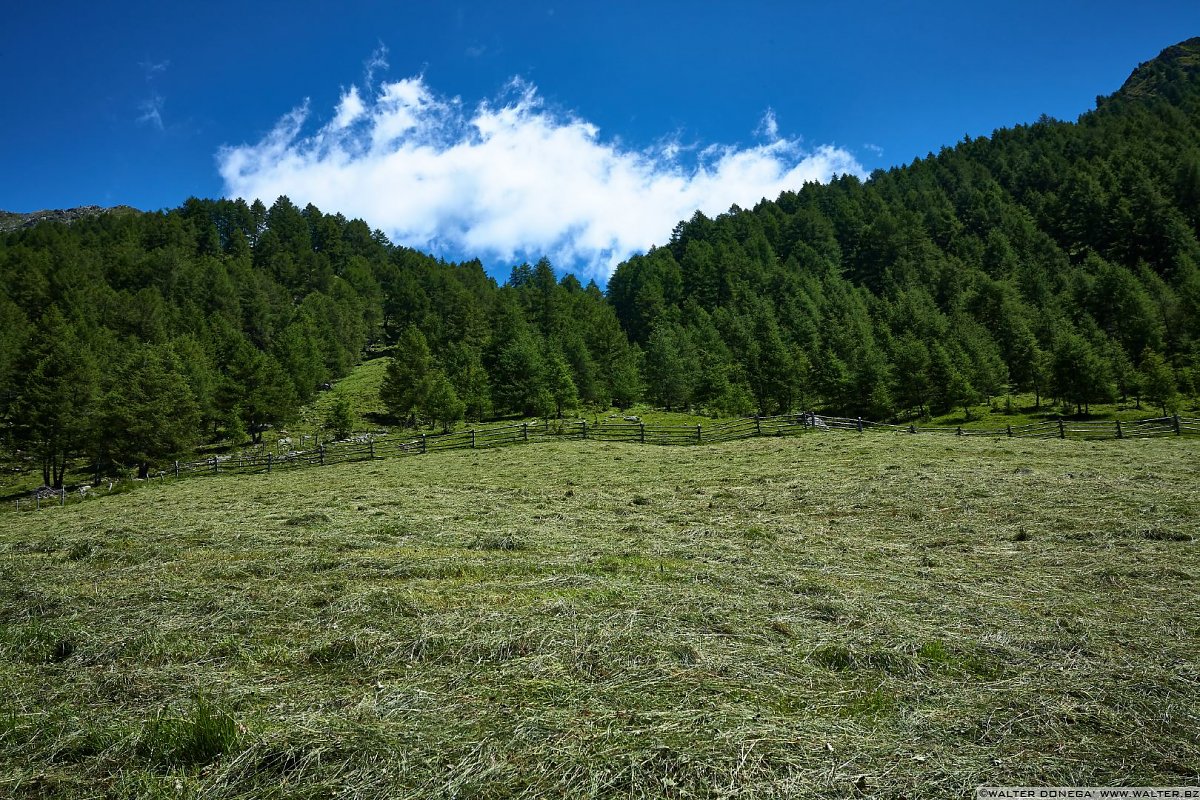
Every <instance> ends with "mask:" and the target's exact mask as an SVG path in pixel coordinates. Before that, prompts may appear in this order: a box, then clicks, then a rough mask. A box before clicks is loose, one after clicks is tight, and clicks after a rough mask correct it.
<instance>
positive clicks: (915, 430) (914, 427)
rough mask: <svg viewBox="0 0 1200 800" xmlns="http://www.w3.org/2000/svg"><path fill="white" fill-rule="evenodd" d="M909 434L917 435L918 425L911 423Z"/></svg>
mask: <svg viewBox="0 0 1200 800" xmlns="http://www.w3.org/2000/svg"><path fill="white" fill-rule="evenodd" d="M908 432H909V433H916V432H917V426H916V425H913V424H911V423H910V424H909V426H908Z"/></svg>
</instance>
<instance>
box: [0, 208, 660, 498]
mask: <svg viewBox="0 0 1200 800" xmlns="http://www.w3.org/2000/svg"><path fill="white" fill-rule="evenodd" d="M0 286H2V287H3V288H2V291H0V435H2V436H3V440H4V443H5V444H6V445H7V446H8V447H9V448H10V449H11V450H18V451H20V452H22V453H23V454H25V455H27V456H30V457H33V458H35V459H36V460H37V462H38V464H39V466H40V467H41V470H42V475H43V478H44V480H45V482H46V483H47V484H49V485H55V486H58V485H61V483H62V480H63V476H64V474H65V472H66V470H67V468H68V467H69V466H70V465H71V464H72V463H76V462H81V461H82V462H83V463H87V464H89V465H91V466H93V467H94V468H95V469H96V470H97V471H99V470H104V469H107V468H109V467H118V468H136V469H137V470H138V472H139V473H140V474H141V475H143V476H144V475H145V474H147V472H148V470H149V469H150V467H151V466H152V465H154V464H162V463H164V462H167V461H170V460H172V459H175V458H178V457H180V456H182V455H184V454H185V453H188V452H189V451H191V450H192V449H193V448H195V447H196V446H197V445H200V444H203V443H206V442H214V441H226V442H231V443H234V444H237V443H240V442H243V441H246V440H252V441H257V440H259V439H260V438H261V437H262V435H263V433H264V432H265V431H267V430H269V429H272V428H278V427H280V426H282V425H285V424H287V423H288V422H289V421H291V420H292V419H293V418H294V417H295V416H296V413H297V411H298V408H299V406H300V405H302V404H303V403H305V402H307V401H308V400H310V399H311V398H312V396H313V394H314V392H316V391H318V390H319V388H320V387H322V386H323V385H324V384H326V383H327V382H329V381H331V380H334V379H336V378H338V377H340V376H342V375H344V374H345V373H346V372H347V371H348V370H349V369H350V367H352V366H353V365H355V364H356V363H358V362H359V361H360V360H361V358H362V357H363V354H364V351H365V350H368V349H370V348H372V347H376V346H383V345H386V344H392V343H395V344H396V345H397V346H396V348H395V353H396V355H397V358H396V359H395V363H394V364H393V365H392V368H391V369H390V370H389V372H390V375H391V380H389V382H388V392H387V393H386V397H387V399H388V401H389V405H390V407H391V408H392V409H393V411H394V413H395V414H396V417H397V420H398V421H404V420H409V421H414V422H415V421H416V420H417V419H418V418H420V419H422V420H423V421H430V420H434V419H436V420H439V421H442V422H443V423H444V424H446V425H449V424H451V423H452V422H454V421H455V420H456V419H461V418H462V417H464V416H466V417H468V418H470V419H484V418H492V417H497V416H504V415H552V414H561V413H565V412H566V411H568V410H571V409H574V408H576V407H578V406H579V405H581V404H592V405H605V406H607V405H608V404H610V403H612V402H618V403H630V402H633V401H634V400H635V399H636V398H637V397H639V396H640V376H639V373H638V367H639V360H638V354H637V351H636V350H635V349H633V348H631V347H630V346H629V344H628V340H627V339H626V337H625V334H624V332H623V331H622V330H621V327H620V325H619V323H618V322H617V318H616V314H615V313H614V312H613V310H612V308H611V307H610V306H609V305H608V304H607V303H606V301H605V298H604V295H603V294H602V293H601V291H600V290H599V289H598V288H597V287H596V286H595V284H590V285H589V286H587V287H584V286H581V285H580V284H579V282H578V281H577V280H575V279H574V278H573V277H567V278H564V279H562V280H561V281H558V280H556V278H555V275H554V271H553V269H552V268H551V267H550V265H549V263H548V262H545V261H542V262H540V263H539V264H537V265H536V266H534V267H530V266H528V265H522V266H520V267H518V268H516V269H514V270H513V273H512V276H511V278H510V280H509V282H508V283H507V284H506V285H505V286H498V285H497V283H496V281H494V280H493V279H491V278H489V277H488V276H487V275H486V274H485V273H484V271H483V268H482V267H481V265H480V264H479V262H477V261H472V262H468V263H465V264H452V263H445V262H441V261H437V260H434V259H433V258H430V257H429V256H426V255H423V254H421V253H418V252H416V251H413V250H410V249H407V248H403V247H397V246H393V245H392V244H391V243H390V242H388V241H387V239H386V237H384V236H383V235H382V234H381V233H379V232H373V231H371V229H370V228H369V227H368V226H367V225H366V224H365V223H363V222H362V221H359V220H346V219H345V218H344V217H342V216H340V215H336V214H335V215H329V214H323V213H322V212H321V211H320V210H318V209H317V208H315V207H314V206H311V205H309V206H307V207H306V208H304V209H299V208H297V207H296V206H295V205H294V204H292V203H291V201H290V200H289V199H288V198H286V197H281V198H279V199H278V200H277V201H276V202H275V203H274V204H273V205H272V206H271V207H270V208H266V207H265V206H264V205H263V204H262V203H259V202H255V203H254V204H252V205H247V204H246V203H244V202H242V201H240V200H237V201H229V200H219V201H207V200H196V199H191V200H188V201H187V202H186V203H185V204H184V205H183V206H182V207H181V208H179V209H175V210H172V211H168V212H165V213H147V214H140V213H127V214H105V215H101V216H97V217H92V218H88V219H84V220H81V221H78V222H76V223H74V224H72V225H69V226H68V225H64V224H43V225H39V226H37V227H35V228H31V229H28V230H24V231H19V232H15V233H10V234H7V235H4V236H0ZM342 411H343V412H344V409H343V410H342ZM343 426H344V423H343V425H339V427H343Z"/></svg>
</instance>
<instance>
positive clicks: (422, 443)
mask: <svg viewBox="0 0 1200 800" xmlns="http://www.w3.org/2000/svg"><path fill="white" fill-rule="evenodd" d="M421 454H422V455H424V454H425V434H423V433H422V434H421Z"/></svg>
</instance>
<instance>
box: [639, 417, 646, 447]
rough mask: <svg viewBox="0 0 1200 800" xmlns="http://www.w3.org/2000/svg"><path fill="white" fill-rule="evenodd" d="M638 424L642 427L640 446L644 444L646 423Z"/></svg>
mask: <svg viewBox="0 0 1200 800" xmlns="http://www.w3.org/2000/svg"><path fill="white" fill-rule="evenodd" d="M638 424H639V425H641V426H642V444H645V443H646V423H644V422H641V423H638Z"/></svg>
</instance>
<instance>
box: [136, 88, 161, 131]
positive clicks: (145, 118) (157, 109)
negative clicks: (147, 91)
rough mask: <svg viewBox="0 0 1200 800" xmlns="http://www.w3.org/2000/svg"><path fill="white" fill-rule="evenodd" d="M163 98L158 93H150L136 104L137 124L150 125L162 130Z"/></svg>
mask: <svg viewBox="0 0 1200 800" xmlns="http://www.w3.org/2000/svg"><path fill="white" fill-rule="evenodd" d="M162 108H163V99H162V97H160V96H159V95H158V94H151V95H150V96H149V97H148V98H146V99H145V100H143V101H142V102H141V103H139V104H138V111H139V112H141V113H139V114H138V118H137V121H138V123H139V124H145V125H150V126H152V127H154V128H155V129H157V130H160V131H161V130H163V118H162Z"/></svg>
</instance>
